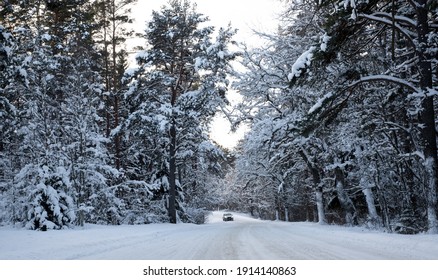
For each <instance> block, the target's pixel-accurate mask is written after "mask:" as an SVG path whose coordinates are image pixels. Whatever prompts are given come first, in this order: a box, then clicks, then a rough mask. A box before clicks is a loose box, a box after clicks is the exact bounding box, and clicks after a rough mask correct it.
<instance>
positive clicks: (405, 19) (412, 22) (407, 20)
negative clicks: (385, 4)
mask: <svg viewBox="0 0 438 280" xmlns="http://www.w3.org/2000/svg"><path fill="white" fill-rule="evenodd" d="M372 15H373V16H377V17H382V18H388V19H390V20H391V22H392V19H393V18H394V20H396V21H397V22H399V23H404V24H407V25H409V26H410V27H412V28H416V26H417V21H415V20H413V19H411V18H408V17H405V16H396V15H395V16H394V17H393V16H392V14H390V13H384V12H376V13H373V14H372Z"/></svg>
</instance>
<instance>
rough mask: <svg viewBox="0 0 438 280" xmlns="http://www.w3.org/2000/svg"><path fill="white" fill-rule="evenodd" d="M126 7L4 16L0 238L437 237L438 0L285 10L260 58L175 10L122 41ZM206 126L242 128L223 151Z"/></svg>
mask: <svg viewBox="0 0 438 280" xmlns="http://www.w3.org/2000/svg"><path fill="white" fill-rule="evenodd" d="M279 1H280V0H279ZM135 3H136V0H94V1H93V0H5V1H3V2H2V7H1V10H0V73H1V74H0V225H14V226H18V227H25V228H27V229H33V230H42V231H45V230H48V229H64V228H70V227H74V226H83V225H84V224H85V223H94V224H112V225H120V224H148V223H179V222H185V223H203V222H204V218H205V216H206V213H207V212H208V211H211V210H214V209H229V210H234V211H241V212H246V213H250V214H251V215H252V216H254V217H257V218H260V219H267V220H282V221H287V222H294V221H314V222H318V223H320V224H326V223H328V224H340V225H346V226H364V227H368V228H373V229H378V230H382V231H387V232H395V233H401V234H417V233H422V232H428V233H432V234H436V233H438V217H437V212H438V205H437V197H438V196H437V191H438V166H437V165H438V163H437V160H438V159H437V117H436V114H437V111H438V103H437V100H436V96H437V95H438V35H437V34H438V2H437V1H436V0H380V1H378V0H318V1H316V0H282V3H283V7H284V9H283V11H282V13H281V15H280V24H279V26H278V28H277V31H276V32H275V33H273V34H266V33H262V32H258V36H260V40H264V42H266V43H265V44H263V46H262V47H250V46H246V44H245V42H238V41H236V40H235V35H236V34H237V33H238V30H236V29H235V28H233V26H232V23H231V24H230V25H228V26H225V27H222V28H217V27H213V26H210V25H208V24H209V19H208V15H203V14H201V13H199V12H198V11H197V9H196V4H195V3H194V2H190V1H188V0H169V1H168V4H167V5H165V6H163V7H162V8H161V9H160V10H158V11H150V12H151V14H152V17H151V20H150V21H148V22H147V23H146V24H145V30H144V33H142V34H136V33H134V32H133V31H132V29H131V27H130V24H131V23H132V18H131V17H130V14H131V10H130V9H131V8H132V7H133V5H134V4H135ZM229 8H230V9H232V7H229ZM136 36H137V37H141V38H143V39H144V41H145V45H143V46H139V47H138V48H136V54H135V58H136V63H137V65H136V66H135V67H132V66H131V65H129V56H130V55H131V54H130V53H128V50H127V48H126V42H127V40H129V39H130V38H132V37H136ZM229 94H239V96H241V97H242V101H241V102H239V103H238V104H232V103H231V102H230V101H229V99H228V96H229ZM218 114H224V115H225V116H226V117H227V119H228V120H229V121H230V123H231V124H232V127H233V128H237V127H239V126H248V127H249V131H248V133H247V134H246V135H245V137H244V138H243V139H242V140H241V141H240V142H239V143H238V144H237V146H236V148H235V149H233V150H230V149H226V148H223V147H221V146H220V145H219V144H217V143H215V142H214V141H213V140H211V139H210V138H209V129H210V125H211V123H212V120H213V118H214V117H215V116H217V115H218Z"/></svg>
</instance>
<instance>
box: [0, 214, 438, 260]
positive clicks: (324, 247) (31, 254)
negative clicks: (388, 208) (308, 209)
mask: <svg viewBox="0 0 438 280" xmlns="http://www.w3.org/2000/svg"><path fill="white" fill-rule="evenodd" d="M222 214H223V213H222V212H214V213H213V214H212V215H211V216H210V217H209V219H208V223H207V224H204V225H193V224H177V225H171V224H151V225H135V226H128V225H122V226H98V225H86V226H85V227H84V228H76V229H72V230H61V231H48V232H40V231H30V230H24V229H14V228H10V227H3V228H0V259H3V260H20V259H26V260H33V259H39V260H54V259H62V260H65V259H67V260H68V259H94V260H133V259H138V260H146V259H155V260H172V259H182V260H203V259H225V260H227V259H228V260H233V259H248V260H251V259H259V260H261V259H298V260H308V259H323V260H328V259H375V260H382V259H383V260H389V259H396V260H400V259H418V260H425V259H433V260H438V235H427V234H424V235H423V234H422V235H413V236H408V235H397V234H388V233H381V232H373V231H368V230H366V229H363V228H347V227H341V226H331V225H327V226H321V225H318V224H314V223H305V222H303V223H285V222H271V221H260V220H256V219H252V218H250V217H248V216H246V215H242V214H237V213H234V217H235V221H233V222H223V221H222Z"/></svg>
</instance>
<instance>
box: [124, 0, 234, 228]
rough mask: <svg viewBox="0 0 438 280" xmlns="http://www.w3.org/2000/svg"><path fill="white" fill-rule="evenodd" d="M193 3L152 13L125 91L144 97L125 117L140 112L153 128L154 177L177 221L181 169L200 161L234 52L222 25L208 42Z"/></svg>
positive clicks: (173, 220) (172, 219)
mask: <svg viewBox="0 0 438 280" xmlns="http://www.w3.org/2000/svg"><path fill="white" fill-rule="evenodd" d="M195 8H196V6H194V5H193V6H192V4H191V3H190V2H188V1H170V2H169V6H167V7H163V9H162V10H161V11H160V12H156V11H154V12H153V15H152V20H151V21H150V22H149V23H148V28H147V30H146V34H145V38H146V39H147V42H148V44H149V46H148V48H147V49H146V51H144V52H143V53H142V54H140V55H139V56H138V61H139V64H140V66H141V67H140V70H139V71H138V72H137V73H136V75H137V77H138V78H137V79H136V81H135V84H134V86H135V87H137V89H136V90H135V91H134V92H135V93H131V92H128V93H127V94H126V95H127V96H129V98H130V99H132V98H133V100H141V101H146V100H148V101H149V103H148V104H143V103H141V105H140V106H139V107H137V108H138V111H135V112H133V113H132V114H131V116H130V117H128V122H131V120H133V118H134V116H137V117H141V118H142V119H143V120H144V121H146V122H147V123H152V124H154V127H155V128H154V127H151V128H152V129H153V130H155V131H157V132H158V135H155V136H154V135H152V136H148V137H149V141H154V144H155V147H157V148H156V150H155V151H157V152H158V156H159V157H160V158H161V159H160V161H159V162H161V164H159V165H158V166H157V167H158V169H157V171H155V175H154V176H155V178H156V179H158V177H161V180H160V181H161V182H162V185H161V187H160V188H161V189H162V190H163V191H164V192H165V193H166V194H168V203H167V209H168V213H169V217H170V222H171V223H176V222H177V219H178V218H177V210H178V211H179V213H180V215H179V217H180V218H181V219H184V217H183V216H185V214H184V211H183V205H182V204H183V202H182V201H180V200H178V199H177V197H178V196H179V197H182V192H183V191H184V190H182V189H181V186H182V184H181V183H182V182H181V181H182V180H183V179H182V175H183V173H184V172H183V170H186V171H187V170H192V169H191V168H190V169H189V168H188V167H190V166H191V167H195V166H198V164H199V158H200V157H201V154H200V153H199V152H198V151H201V150H202V149H201V147H202V146H203V145H204V144H203V143H204V142H205V141H206V140H207V136H206V133H205V131H206V129H207V127H208V123H209V122H210V121H211V118H212V116H213V115H214V114H215V112H216V111H217V110H218V109H219V106H221V105H222V104H224V103H225V102H226V100H225V92H226V90H227V86H228V83H229V82H228V80H227V73H228V72H229V71H230V65H229V62H230V61H231V60H233V59H234V58H235V57H236V55H237V54H236V53H234V52H232V51H230V50H229V49H228V46H229V44H230V43H231V42H232V40H231V38H232V36H233V34H234V33H235V31H234V30H232V29H231V27H228V28H226V29H221V30H219V33H218V35H217V38H216V41H214V42H212V41H211V35H212V34H213V31H214V30H213V28H212V27H204V28H201V27H200V24H202V23H204V22H206V21H207V18H205V17H203V16H202V15H201V14H199V13H197V12H196V10H195ZM144 114H145V115H144ZM131 123H132V122H131ZM149 129H150V128H149ZM143 132H147V130H144V129H143ZM157 136H158V137H157ZM151 139H157V140H151ZM187 155H190V159H189V158H187ZM142 157H145V156H144V155H142ZM153 164H154V165H156V162H155V163H153ZM158 170H160V171H158ZM187 176H191V175H190V174H188V175H187Z"/></svg>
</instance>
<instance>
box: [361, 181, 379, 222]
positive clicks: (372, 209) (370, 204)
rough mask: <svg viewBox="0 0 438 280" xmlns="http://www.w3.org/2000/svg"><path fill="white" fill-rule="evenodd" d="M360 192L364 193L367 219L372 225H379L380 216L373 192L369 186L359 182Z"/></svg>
mask: <svg viewBox="0 0 438 280" xmlns="http://www.w3.org/2000/svg"><path fill="white" fill-rule="evenodd" d="M361 189H362V193H363V194H364V195H365V201H366V203H367V208H368V219H369V223H371V225H372V226H373V227H374V226H380V217H379V214H377V208H376V202H375V200H374V195H373V192H372V191H371V188H370V187H369V186H364V185H363V182H361Z"/></svg>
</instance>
